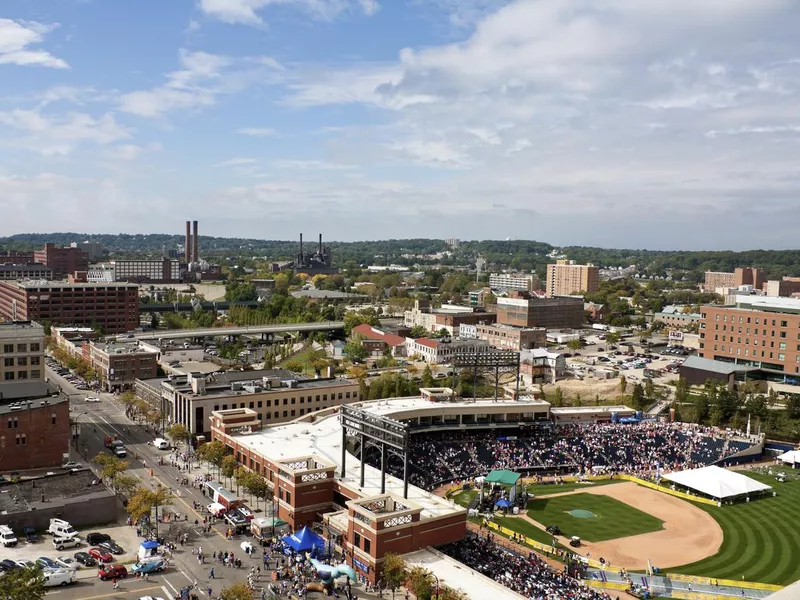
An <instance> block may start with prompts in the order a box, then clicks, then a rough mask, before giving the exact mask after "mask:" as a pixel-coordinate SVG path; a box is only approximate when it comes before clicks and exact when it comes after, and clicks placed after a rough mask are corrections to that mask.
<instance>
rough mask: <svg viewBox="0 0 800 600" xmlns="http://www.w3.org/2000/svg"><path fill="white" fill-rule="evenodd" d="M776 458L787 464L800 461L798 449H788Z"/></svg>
mask: <svg viewBox="0 0 800 600" xmlns="http://www.w3.org/2000/svg"><path fill="white" fill-rule="evenodd" d="M778 460H779V461H781V462H783V463H786V464H787V465H791V464H798V463H800V450H790V451H789V452H784V453H783V454H781V455H780V456H779V457H778Z"/></svg>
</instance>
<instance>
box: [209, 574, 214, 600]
mask: <svg viewBox="0 0 800 600" xmlns="http://www.w3.org/2000/svg"><path fill="white" fill-rule="evenodd" d="M208 578H209V579H214V567H211V570H210V571H209V572H208ZM210 595H211V594H209V596H210Z"/></svg>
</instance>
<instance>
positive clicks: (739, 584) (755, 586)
mask: <svg viewBox="0 0 800 600" xmlns="http://www.w3.org/2000/svg"><path fill="white" fill-rule="evenodd" d="M665 576H666V577H668V578H669V579H671V580H672V581H682V582H684V583H694V584H697V585H713V586H717V585H720V586H724V587H736V588H744V589H746V590H765V591H768V592H777V591H778V590H782V589H783V586H781V585H775V584H772V583H759V582H757V581H740V580H738V579H714V578H712V577H700V576H699V575H681V574H680V573H669V574H668V575H665Z"/></svg>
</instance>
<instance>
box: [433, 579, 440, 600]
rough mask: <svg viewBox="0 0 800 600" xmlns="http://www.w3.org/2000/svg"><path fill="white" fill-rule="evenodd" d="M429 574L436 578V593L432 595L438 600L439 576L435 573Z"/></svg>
mask: <svg viewBox="0 0 800 600" xmlns="http://www.w3.org/2000/svg"><path fill="white" fill-rule="evenodd" d="M431 575H432V576H433V578H434V579H435V580H436V593H435V594H434V595H433V597H434V598H436V600H439V578H438V577H437V576H436V574H435V573H431Z"/></svg>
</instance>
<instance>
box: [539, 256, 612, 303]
mask: <svg viewBox="0 0 800 600" xmlns="http://www.w3.org/2000/svg"><path fill="white" fill-rule="evenodd" d="M599 285H600V269H599V268H598V267H595V266H594V265H576V264H575V262H574V261H568V260H557V261H556V264H554V265H552V264H551V265H547V280H546V282H545V289H546V291H547V296H548V297H549V298H552V297H554V296H571V295H574V294H591V293H592V292H596V291H597V288H598V286H599Z"/></svg>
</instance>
